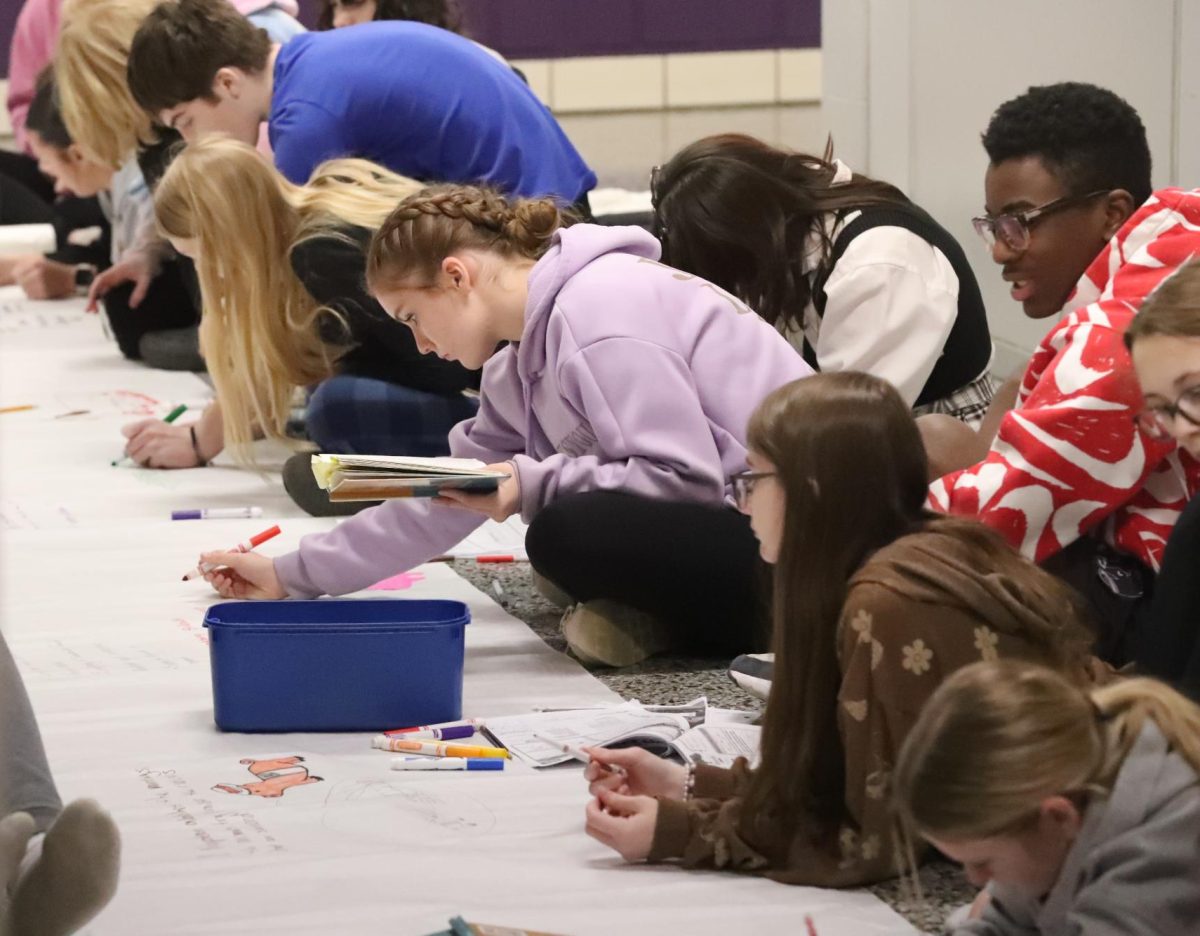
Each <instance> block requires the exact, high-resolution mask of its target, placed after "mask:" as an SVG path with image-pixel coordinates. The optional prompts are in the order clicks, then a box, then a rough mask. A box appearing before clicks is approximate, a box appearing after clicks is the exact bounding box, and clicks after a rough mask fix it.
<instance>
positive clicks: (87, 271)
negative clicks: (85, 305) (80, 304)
mask: <svg viewBox="0 0 1200 936" xmlns="http://www.w3.org/2000/svg"><path fill="white" fill-rule="evenodd" d="M98 272H99V270H97V269H96V265H95V264H94V263H77V264H75V292H77V293H79V294H80V295H86V294H87V291H88V290H89V289H91V288H92V280H94V279H95V278H96V274H97V273H98Z"/></svg>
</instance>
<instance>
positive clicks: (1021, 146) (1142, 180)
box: [983, 81, 1152, 205]
mask: <svg viewBox="0 0 1200 936" xmlns="http://www.w3.org/2000/svg"><path fill="white" fill-rule="evenodd" d="M983 148H984V149H985V150H987V154H988V158H989V159H990V160H991V161H992V165H993V166H994V165H997V164H999V163H1002V162H1004V161H1005V160H1009V159H1021V158H1022V157H1025V156H1037V157H1038V158H1040V159H1041V160H1042V162H1043V163H1045V165H1046V168H1047V169H1048V170H1049V171H1050V172H1052V173H1053V174H1054V175H1055V177H1057V178H1058V180H1059V181H1060V182H1062V184H1063V185H1064V186H1065V187H1066V189H1067V191H1068V193H1069V194H1071V195H1084V194H1087V193H1088V192H1094V191H1097V190H1099V189H1108V190H1111V189H1124V190H1125V191H1127V192H1129V194H1130V195H1132V196H1133V198H1134V201H1135V202H1137V204H1139V205H1140V204H1141V203H1142V202H1144V201H1145V200H1146V199H1148V198H1149V197H1150V193H1151V191H1152V188H1151V185H1150V147H1149V145H1148V144H1147V142H1146V128H1145V127H1144V126H1143V125H1142V119H1141V118H1140V117H1139V116H1138V113H1137V111H1135V110H1134V109H1133V108H1132V107H1130V106H1129V104H1128V103H1127V102H1126V101H1125V100H1124V99H1122V98H1120V97H1118V96H1117V95H1115V94H1113V92H1111V91H1109V90H1107V89H1105V88H1098V87H1096V85H1092V84H1083V83H1081V82H1075V81H1064V82H1062V83H1060V84H1052V85H1041V86H1039V87H1034V88H1030V89H1029V90H1028V91H1026V92H1025V93H1024V94H1022V95H1021V96H1020V97H1015V98H1013V99H1012V100H1011V101H1007V102H1005V103H1004V104H1001V105H1000V106H999V107H998V108H997V109H996V113H994V114H993V115H992V119H991V122H990V123H989V124H988V128H987V130H985V131H984V134H983Z"/></svg>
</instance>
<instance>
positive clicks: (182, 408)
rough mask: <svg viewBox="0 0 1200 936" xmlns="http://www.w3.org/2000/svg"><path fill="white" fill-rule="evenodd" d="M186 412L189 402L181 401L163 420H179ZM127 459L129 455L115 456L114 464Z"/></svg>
mask: <svg viewBox="0 0 1200 936" xmlns="http://www.w3.org/2000/svg"><path fill="white" fill-rule="evenodd" d="M186 412H187V404H186V403H180V404H179V405H178V406H177V407H175V409H173V410H171V412H169V413H167V415H166V416H164V417H163V422H165V423H168V424H169V423H173V422H175V420H177V419H178V418H179V417H180V416H182V415H183V414H184V413H186ZM126 461H129V456H128V455H122V456H121V457H120V458H114V459H113V463H112V464H113V467H114V468H116V467H117V466H118V465H120V464H121V463H122V462H126Z"/></svg>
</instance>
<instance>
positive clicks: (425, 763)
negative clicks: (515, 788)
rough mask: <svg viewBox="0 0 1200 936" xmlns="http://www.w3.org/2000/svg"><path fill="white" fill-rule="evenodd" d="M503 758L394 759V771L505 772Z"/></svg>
mask: <svg viewBox="0 0 1200 936" xmlns="http://www.w3.org/2000/svg"><path fill="white" fill-rule="evenodd" d="M503 769H504V759H503V758H501V757H393V758H392V770H503Z"/></svg>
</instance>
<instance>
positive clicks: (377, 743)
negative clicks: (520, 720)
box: [371, 735, 508, 757]
mask: <svg viewBox="0 0 1200 936" xmlns="http://www.w3.org/2000/svg"><path fill="white" fill-rule="evenodd" d="M371 746H372V747H375V748H378V749H379V750H381V751H393V752H397V751H398V752H403V753H405V754H425V755H427V756H430V757H508V751H506V750H505V749H504V748H502V747H478V746H476V745H474V744H445V743H443V742H441V741H405V740H404V739H403V738H388V737H385V736H383V735H377V736H376V737H375V738H373V739H372V741H371Z"/></svg>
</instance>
